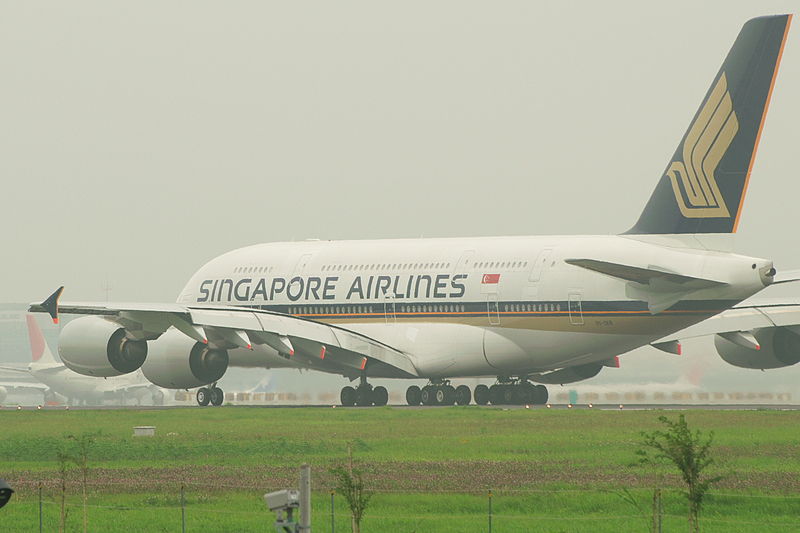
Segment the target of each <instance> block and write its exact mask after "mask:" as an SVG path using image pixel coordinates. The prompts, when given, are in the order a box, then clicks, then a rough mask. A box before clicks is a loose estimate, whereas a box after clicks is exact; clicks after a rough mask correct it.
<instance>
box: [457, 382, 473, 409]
mask: <svg viewBox="0 0 800 533" xmlns="http://www.w3.org/2000/svg"><path fill="white" fill-rule="evenodd" d="M471 400H472V393H471V392H470V390H469V387H467V386H466V385H459V386H458V387H456V403H457V404H458V405H469V402H470V401H471Z"/></svg>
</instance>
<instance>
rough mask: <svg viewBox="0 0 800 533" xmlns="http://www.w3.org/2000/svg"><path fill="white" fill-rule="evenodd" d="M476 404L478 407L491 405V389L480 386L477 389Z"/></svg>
mask: <svg viewBox="0 0 800 533" xmlns="http://www.w3.org/2000/svg"><path fill="white" fill-rule="evenodd" d="M475 403H477V404H478V405H486V404H488V403H489V387H487V386H486V385H478V386H476V387H475Z"/></svg>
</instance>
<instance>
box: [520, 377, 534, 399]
mask: <svg viewBox="0 0 800 533" xmlns="http://www.w3.org/2000/svg"><path fill="white" fill-rule="evenodd" d="M520 387H521V388H522V393H521V398H522V403H523V404H535V403H536V385H534V384H533V383H530V382H528V381H526V382H525V383H521V384H520Z"/></svg>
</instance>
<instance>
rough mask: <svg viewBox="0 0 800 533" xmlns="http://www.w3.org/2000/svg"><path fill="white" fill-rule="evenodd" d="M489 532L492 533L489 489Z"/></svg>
mask: <svg viewBox="0 0 800 533" xmlns="http://www.w3.org/2000/svg"><path fill="white" fill-rule="evenodd" d="M489 533H492V491H489Z"/></svg>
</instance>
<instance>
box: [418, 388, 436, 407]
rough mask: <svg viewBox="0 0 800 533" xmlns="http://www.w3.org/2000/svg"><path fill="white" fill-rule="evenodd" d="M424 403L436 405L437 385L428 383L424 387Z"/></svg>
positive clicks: (422, 397)
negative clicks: (433, 385)
mask: <svg viewBox="0 0 800 533" xmlns="http://www.w3.org/2000/svg"><path fill="white" fill-rule="evenodd" d="M421 399H422V405H436V387H432V386H430V385H426V386H424V387H422V396H421Z"/></svg>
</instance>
